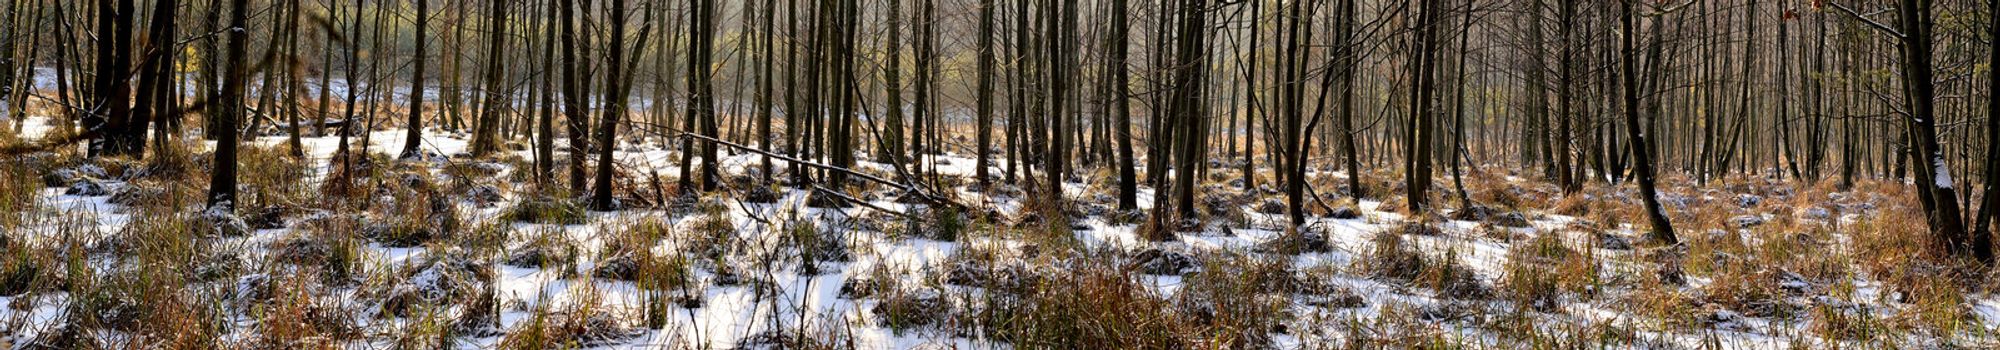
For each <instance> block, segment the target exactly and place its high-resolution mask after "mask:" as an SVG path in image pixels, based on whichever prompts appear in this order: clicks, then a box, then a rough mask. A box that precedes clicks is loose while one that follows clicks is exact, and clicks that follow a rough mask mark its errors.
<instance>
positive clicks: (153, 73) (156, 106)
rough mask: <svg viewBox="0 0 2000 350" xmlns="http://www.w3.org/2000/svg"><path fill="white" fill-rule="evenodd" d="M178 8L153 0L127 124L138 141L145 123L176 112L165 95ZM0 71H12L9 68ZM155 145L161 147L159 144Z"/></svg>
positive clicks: (174, 3) (160, 140)
mask: <svg viewBox="0 0 2000 350" xmlns="http://www.w3.org/2000/svg"><path fill="white" fill-rule="evenodd" d="M179 10H180V1H178V0H157V1H155V2H154V3H153V20H152V23H151V24H150V25H149V26H148V28H147V29H146V33H147V37H146V51H145V60H144V61H143V63H142V64H141V65H140V66H141V67H140V69H139V71H140V72H141V73H142V74H141V75H139V88H138V92H137V93H138V97H137V98H136V99H135V101H133V110H132V120H131V123H130V124H132V125H135V126H133V127H134V128H136V129H138V130H137V131H136V132H135V133H136V135H132V136H134V137H137V138H139V140H138V141H141V142H143V140H144V139H145V132H146V125H147V124H151V123H156V122H157V121H159V120H162V119H165V118H166V116H167V115H169V114H172V113H175V111H174V110H173V107H174V103H173V99H172V98H171V96H169V95H168V94H169V93H172V90H173V89H171V88H169V86H170V85H173V84H174V81H175V80H174V79H173V65H174V64H173V63H174V62H173V59H174V53H175V51H176V49H175V48H174V46H175V45H174V37H173V33H174V29H175V27H176V23H175V17H176V16H175V14H176V12H178V11H179ZM0 55H6V53H5V52H4V51H0ZM0 74H12V70H8V71H7V72H6V73H0ZM160 130H162V131H164V130H166V128H165V127H161V128H160ZM160 135H161V137H158V138H155V140H154V141H155V142H158V143H159V144H164V142H165V138H166V135H168V133H165V132H162V133H160ZM127 141H134V140H127ZM154 148H155V149H164V148H162V147H154ZM134 155H135V156H136V155H141V154H134Z"/></svg>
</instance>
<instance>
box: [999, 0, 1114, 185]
mask: <svg viewBox="0 0 2000 350" xmlns="http://www.w3.org/2000/svg"><path fill="white" fill-rule="evenodd" d="M987 1H989V2H990V1H991V0H987ZM1129 10H1131V8H1130V7H1128V6H1126V2H1125V0H1111V11H1110V12H1111V13H1110V17H1111V18H1110V23H1109V24H1108V26H1107V27H1106V29H1108V30H1109V33H1108V34H1105V37H1104V38H1105V39H1104V49H1105V50H1107V51H1106V53H1105V59H1104V85H1105V87H1106V88H1105V89H1104V91H1105V96H1104V98H1105V99H1106V101H1105V103H1106V104H1107V105H1109V107H1108V109H1109V110H1110V113H1109V116H1108V117H1109V120H1110V121H1111V123H1112V125H1113V127H1114V128H1116V129H1117V130H1118V131H1117V135H1116V137H1117V140H1118V141H1117V142H1118V210H1119V211H1124V212H1129V211H1133V210H1139V182H1138V171H1137V169H1134V167H1135V166H1134V164H1133V159H1132V158H1133V157H1132V100H1131V98H1130V97H1129V95H1131V86H1130V85H1128V84H1129V82H1128V81H1127V80H1128V77H1127V75H1128V74H1129V73H1128V71H1127V70H1126V67H1125V59H1126V52H1125V51H1126V49H1127V46H1128V45H1127V44H1126V42H1125V41H1126V40H1127V39H1126V38H1127V37H1129V36H1131V33H1130V30H1131V28H1129V27H1130V25H1129V24H1127V19H1126V17H1127V15H1126V13H1127V12H1128V11H1129ZM989 11H990V10H989ZM989 15H990V13H989ZM989 26H990V23H989ZM987 59H991V57H987ZM981 125H984V123H981ZM982 147H984V146H982ZM982 152H983V151H982ZM981 170H982V171H983V170H984V168H983V167H982V168H981Z"/></svg>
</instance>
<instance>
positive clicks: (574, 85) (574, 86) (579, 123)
mask: <svg viewBox="0 0 2000 350" xmlns="http://www.w3.org/2000/svg"><path fill="white" fill-rule="evenodd" d="M559 1H561V2H562V6H561V10H562V13H561V14H560V15H559V16H557V17H560V18H562V24H561V26H562V61H563V64H562V66H563V79H562V81H563V88H562V89H563V117H564V119H565V120H567V121H568V123H565V124H567V125H568V130H567V131H568V132H567V135H569V188H570V190H571V191H576V192H582V191H583V190H584V164H583V163H584V161H585V159H586V158H587V155H588V154H589V150H590V141H589V140H590V138H589V137H588V136H587V135H589V131H590V116H589V115H590V111H589V108H588V107H586V105H585V104H584V96H583V95H584V93H585V91H584V89H585V88H584V87H585V86H588V85H589V84H590V83H589V82H588V81H586V79H589V78H588V77H589V73H588V72H587V71H586V69H585V66H586V64H585V63H584V62H582V61H580V60H578V59H577V52H576V51H577V46H579V44H578V42H579V41H580V40H579V39H578V38H577V35H576V27H577V24H576V22H577V20H576V16H577V13H576V12H577V11H576V2H577V0H559Z"/></svg>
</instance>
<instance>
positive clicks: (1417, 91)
mask: <svg viewBox="0 0 2000 350" xmlns="http://www.w3.org/2000/svg"><path fill="white" fill-rule="evenodd" d="M1419 11H1420V12H1419V13H1418V14H1417V21H1416V22H1415V26H1416V27H1415V28H1412V29H1413V33H1414V34H1413V35H1415V36H1416V37H1415V38H1414V39H1413V40H1415V43H1416V45H1414V47H1415V51H1414V52H1411V53H1409V55H1410V66H1409V67H1408V69H1409V70H1410V81H1411V84H1412V85H1411V86H1412V88H1411V89H1410V105H1411V107H1410V119H1409V120H1408V124H1407V125H1406V127H1405V128H1404V136H1403V137H1404V142H1403V152H1404V155H1405V156H1404V161H1405V162H1406V163H1405V164H1404V169H1405V170H1404V175H1403V176H1404V177H1403V181H1404V183H1406V185H1405V189H1406V191H1407V193H1406V195H1407V196H1408V198H1407V202H1408V203H1409V210H1410V211H1411V212H1416V213H1421V212H1424V211H1425V210H1429V209H1430V186H1431V150H1432V148H1434V147H1432V146H1431V143H1432V142H1434V138H1435V137H1436V135H1435V133H1436V131H1437V126H1436V125H1435V123H1436V119H1437V118H1436V117H1437V116H1436V115H1435V112H1434V111H1433V107H1434V98H1435V94H1436V86H1435V84H1436V78H1435V75H1436V74H1435V70H1436V65H1437V62H1436V54H1437V28H1436V27H1437V21H1438V17H1439V15H1438V13H1439V12H1443V11H1444V9H1443V8H1441V7H1439V6H1438V4H1437V0H1423V5H1422V6H1421V9H1420V10H1419Z"/></svg>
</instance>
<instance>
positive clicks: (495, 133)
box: [471, 0, 623, 157]
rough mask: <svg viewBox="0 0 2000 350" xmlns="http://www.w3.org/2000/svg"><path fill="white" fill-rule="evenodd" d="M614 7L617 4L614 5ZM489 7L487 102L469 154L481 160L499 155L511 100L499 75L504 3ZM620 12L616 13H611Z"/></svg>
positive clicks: (503, 61) (503, 66)
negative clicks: (497, 153) (501, 136)
mask: <svg viewBox="0 0 2000 350" xmlns="http://www.w3.org/2000/svg"><path fill="white" fill-rule="evenodd" d="M613 3H618V2H616V1H614V2H613ZM492 4H493V7H492V9H491V12H492V14H493V18H489V19H487V21H486V23H487V25H486V28H487V35H488V41H487V46H486V68H485V77H484V78H483V79H484V81H483V82H482V84H483V87H482V88H481V90H482V92H483V93H484V95H485V96H486V101H485V103H484V106H483V107H481V108H480V112H479V119H478V120H475V121H474V122H473V124H474V125H473V132H472V145H471V148H472V150H471V152H472V155H473V156H474V157H483V156H487V155H491V154H493V153H494V152H498V151H500V146H501V145H500V123H501V120H500V118H503V117H502V116H501V114H503V113H505V111H506V104H507V101H508V100H510V99H512V96H509V95H508V94H507V93H505V91H507V88H506V87H505V86H503V85H504V84H506V82H503V81H501V75H502V74H505V71H504V69H506V66H507V63H506V54H505V51H506V49H507V27H508V26H507V0H492ZM622 12H623V11H616V12H613V13H622ZM618 41H620V40H616V39H614V40H612V42H613V43H617V42H618ZM614 69H615V67H614ZM609 76H611V77H616V76H618V75H617V74H612V75H609Z"/></svg>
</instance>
